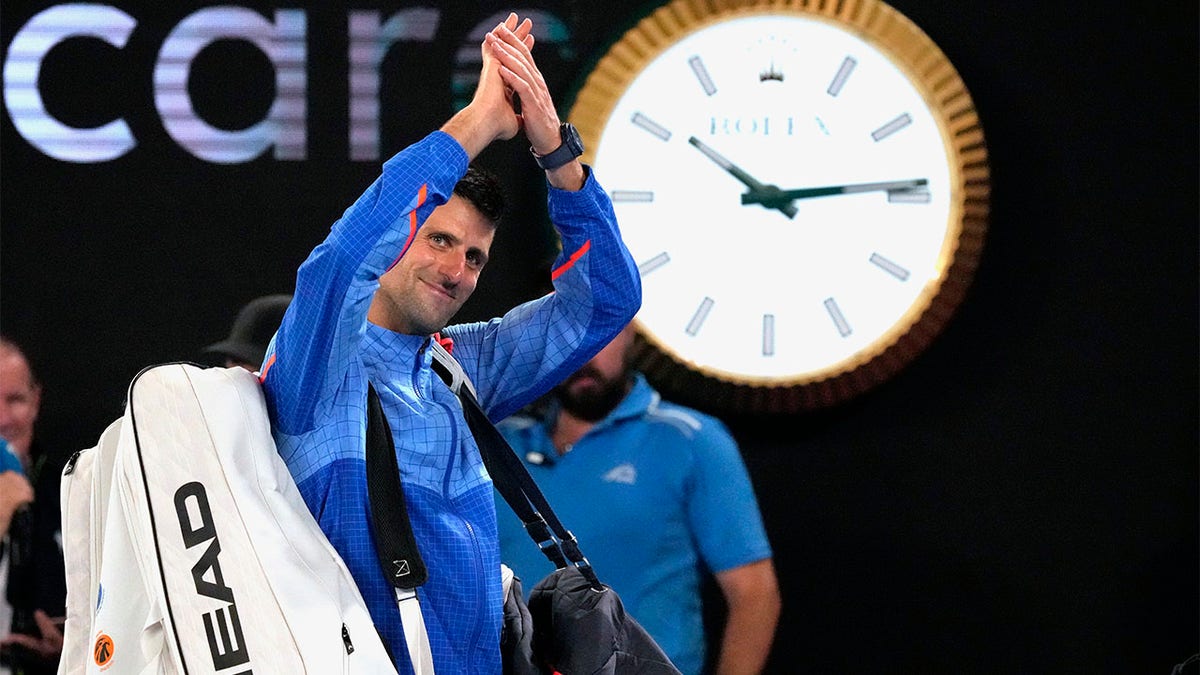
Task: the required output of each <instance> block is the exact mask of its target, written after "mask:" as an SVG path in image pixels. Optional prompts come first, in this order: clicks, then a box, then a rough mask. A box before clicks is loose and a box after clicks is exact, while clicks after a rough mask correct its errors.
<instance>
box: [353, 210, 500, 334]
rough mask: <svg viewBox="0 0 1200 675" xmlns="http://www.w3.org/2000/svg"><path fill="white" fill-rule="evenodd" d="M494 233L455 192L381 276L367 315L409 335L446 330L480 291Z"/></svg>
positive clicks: (479, 215) (484, 218) (486, 222)
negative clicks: (396, 261) (478, 288)
mask: <svg viewBox="0 0 1200 675" xmlns="http://www.w3.org/2000/svg"><path fill="white" fill-rule="evenodd" d="M495 234H496V227H495V225H494V224H493V223H492V222H491V221H490V220H488V219H487V217H485V216H484V215H483V214H482V213H480V212H479V211H478V210H477V209H476V208H475V207H474V206H473V205H472V204H471V203H470V202H468V201H467V200H465V199H463V198H461V197H458V196H453V197H451V198H450V200H449V201H447V202H446V203H445V204H443V205H441V206H439V207H438V208H437V209H435V210H434V211H433V213H432V214H430V216H429V218H428V219H427V220H426V221H425V224H424V225H422V226H421V229H420V230H419V231H418V232H417V235H416V237H415V238H414V240H413V242H412V245H411V246H410V247H409V249H408V252H406V253H405V254H404V257H402V258H401V259H400V262H398V263H396V265H395V266H394V267H392V269H390V270H388V271H387V272H385V273H384V275H383V276H382V277H380V278H379V290H378V291H377V292H376V294H375V298H374V301H373V302H372V304H371V310H370V313H369V314H368V318H369V319H370V320H371V322H372V323H375V324H378V325H380V326H383V327H384V328H387V329H390V330H393V331H396V332H397V333H406V334H409V335H429V334H430V333H435V332H437V331H439V330H441V329H442V328H444V327H445V326H446V323H447V322H448V321H450V318H451V317H453V316H454V314H455V313H456V312H458V310H459V308H461V307H462V306H463V303H465V302H466V301H467V298H469V297H471V293H473V292H474V291H475V285H476V284H477V283H478V282H479V273H480V272H482V271H483V266H484V264H485V263H487V256H488V251H489V250H491V248H492V238H493V237H494V236H495Z"/></svg>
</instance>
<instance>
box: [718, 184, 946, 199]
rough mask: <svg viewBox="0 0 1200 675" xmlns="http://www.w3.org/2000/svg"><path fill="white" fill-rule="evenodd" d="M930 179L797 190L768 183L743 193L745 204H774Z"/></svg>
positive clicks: (906, 186) (904, 187)
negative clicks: (782, 188)
mask: <svg viewBox="0 0 1200 675" xmlns="http://www.w3.org/2000/svg"><path fill="white" fill-rule="evenodd" d="M928 183H929V181H927V180H925V179H924V178H914V179H912V180H893V181H884V182H881V183H858V184H855V185H829V186H825V187H815V188H800V189H797V190H780V189H779V188H775V189H771V188H773V187H774V186H771V185H767V186H765V187H764V189H761V190H760V189H755V188H753V187H752V188H750V190H749V191H747V192H746V193H745V194H743V195H742V203H743V204H772V203H776V202H778V201H779V200H781V199H788V200H790V199H812V198H813V197H829V196H832V195H852V194H858V193H860V192H877V191H887V192H891V191H893V190H912V189H914V188H919V187H923V186H925V185H927V184H928Z"/></svg>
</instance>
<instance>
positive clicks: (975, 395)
mask: <svg viewBox="0 0 1200 675" xmlns="http://www.w3.org/2000/svg"><path fill="white" fill-rule="evenodd" d="M330 4H331V3H317V2H311V3H307V4H296V5H281V6H286V7H302V8H304V9H306V11H307V12H308V31H309V33H308V35H309V39H308V49H309V56H308V60H309V63H308V76H309V80H308V105H309V119H308V133H309V144H308V146H309V154H308V158H307V159H306V160H304V161H293V162H284V161H276V160H274V159H271V158H270V157H269V156H267V157H263V158H260V159H258V160H255V161H252V162H249V163H245V164H237V165H218V164H211V163H206V162H203V161H200V160H198V159H196V158H194V157H192V156H190V155H188V154H187V153H186V152H184V151H183V150H182V149H181V148H180V147H179V146H178V145H176V144H175V143H174V142H173V141H172V140H171V139H170V138H169V137H168V136H167V135H166V133H165V131H164V130H163V127H162V123H161V122H160V121H159V119H158V117H157V113H156V111H155V108H154V105H153V102H152V101H153V93H152V68H153V62H154V59H155V58H156V54H157V50H158V48H159V46H160V45H161V42H162V40H163V38H164V37H165V36H166V35H167V33H168V32H169V31H170V29H171V27H173V26H174V25H175V24H176V23H178V21H179V20H180V19H182V18H183V17H184V16H186V15H187V14H189V13H190V12H191V11H193V10H194V7H187V8H178V7H176V6H175V5H176V3H152V2H138V3H132V2H122V3H118V5H117V6H119V7H120V8H121V9H123V10H124V11H126V12H128V13H130V14H131V15H133V16H134V17H135V18H137V19H138V22H139V23H138V27H137V29H136V30H135V32H134V33H133V35H132V37H131V39H130V41H129V44H128V45H127V46H126V48H125V49H124V50H120V51H118V50H114V49H112V48H110V47H104V46H102V45H100V43H98V42H96V41H88V40H78V41H74V42H73V43H68V44H64V45H61V46H60V47H59V48H57V49H56V50H55V51H53V52H52V53H51V55H50V57H49V58H48V59H47V62H46V68H45V70H44V71H43V82H42V92H43V95H44V96H45V97H46V101H47V106H48V107H49V108H50V110H51V112H53V113H55V114H56V115H57V116H59V117H60V119H63V120H64V121H68V122H71V123H73V124H75V125H77V126H95V125H97V124H100V123H102V122H105V121H108V120H110V119H113V118H114V117H117V116H124V117H125V118H126V119H127V121H128V122H129V124H130V127H131V128H132V129H133V132H134V135H135V136H136V137H137V138H138V143H139V144H138V146H137V148H135V149H134V150H133V151H132V152H130V153H129V154H127V155H125V156H124V157H122V158H120V159H118V160H115V161H111V162H106V163H101V164H68V163H64V162H60V161H57V160H53V159H51V158H49V157H46V156H44V155H42V154H41V153H40V152H38V151H37V150H36V149H34V148H33V147H32V146H30V145H29V144H28V143H26V142H25V141H24V140H23V139H22V138H21V137H20V136H19V135H18V134H17V133H16V132H15V130H14V127H13V124H12V122H11V120H10V118H9V117H8V115H7V114H6V115H5V116H4V119H3V129H2V134H3V135H2V136H0V142H2V144H3V146H2V152H0V188H2V193H0V194H2V199H0V223H2V232H0V324H2V326H0V327H2V330H3V331H4V333H5V334H7V335H9V336H11V337H13V338H15V339H16V340H17V341H18V342H20V343H21V344H23V345H24V347H25V348H26V349H27V351H28V352H29V354H30V356H31V358H32V359H33V361H34V363H35V367H36V368H37V369H38V371H39V372H40V374H41V376H42V378H43V380H44V383H45V394H44V405H43V409H42V419H41V421H40V426H39V434H40V436H41V438H42V439H43V440H44V441H45V442H47V443H48V444H50V445H51V446H52V447H54V448H56V449H57V450H59V451H60V452H62V453H69V452H70V451H73V450H75V449H79V448H82V447H87V446H90V445H92V444H94V442H95V439H96V438H97V436H98V435H99V433H100V431H101V430H102V429H103V427H104V426H105V424H106V423H107V422H108V421H110V420H111V419H113V418H115V417H117V416H119V415H120V414H121V406H122V399H123V396H124V387H125V385H126V384H127V383H128V381H129V380H130V379H131V378H132V376H133V375H134V374H135V373H136V372H137V371H138V370H139V369H140V368H141V367H142V366H145V365H148V364H151V363H155V362H161V361H168V360H176V359H181V358H183V359H194V358H197V357H198V356H199V354H198V351H199V348H200V347H202V346H203V345H205V344H208V343H211V342H215V341H216V340H218V339H221V338H222V337H224V334H225V332H226V330H227V328H228V325H229V323H230V322H231V321H232V319H233V316H234V314H235V312H236V309H237V308H238V307H239V306H240V305H241V304H242V303H244V302H245V301H247V300H249V299H250V298H252V297H255V296H257V295H261V294H265V293H274V292H281V291H284V292H286V291H288V290H290V288H291V286H292V283H293V280H294V272H295V269H296V267H297V266H298V265H299V263H300V262H301V261H302V260H303V258H304V257H305V255H306V254H307V252H308V251H309V250H310V249H311V247H312V246H314V245H315V244H316V243H317V242H318V241H319V240H320V239H321V238H322V237H323V236H324V233H325V232H326V231H327V229H328V227H329V224H330V223H332V222H333V220H335V219H336V218H337V216H338V215H339V214H340V213H341V211H342V210H343V209H344V208H345V207H346V206H347V205H348V204H349V203H350V202H351V201H352V200H353V199H354V198H355V197H356V196H357V195H358V194H359V192H360V191H361V190H362V189H363V188H364V187H365V186H366V185H367V184H368V183H369V182H370V181H371V180H372V179H373V178H374V176H375V175H376V173H377V170H378V162H351V161H349V159H348V157H349V152H348V149H347V142H346V140H345V139H346V127H347V121H346V100H347V85H346V81H345V80H346V76H345V73H346V63H347V62H346V38H345V33H346V31H345V24H346V16H347V11H348V10H349V9H368V8H380V9H382V10H383V12H384V15H385V16H386V15H388V14H390V13H391V12H393V11H395V10H397V9H399V8H402V7H407V6H412V5H414V4H419V3H394V4H389V5H379V4H378V3H372V2H361V3H355V4H352V5H348V6H346V5H339V6H333V7H331V6H329V5H330ZM426 4H427V5H428V6H431V7H438V8H439V9H441V10H442V18H441V24H440V26H439V30H438V33H437V36H436V38H435V41H434V42H433V43H431V44H427V45H422V46H421V47H420V48H411V47H404V46H401V47H398V48H396V49H394V50H393V51H392V52H391V53H390V55H389V57H388V59H387V61H386V63H385V71H386V72H387V75H386V77H385V79H384V84H383V89H382V92H381V109H382V111H383V112H382V115H383V118H384V120H385V121H384V124H383V151H384V153H385V154H390V153H391V152H394V151H396V150H398V149H399V148H401V147H403V145H405V144H407V143H408V142H410V141H412V140H415V139H416V138H419V137H420V136H423V135H424V134H425V133H426V132H427V131H429V130H431V129H432V128H434V127H436V126H438V125H439V124H440V123H441V122H442V121H444V120H445V118H447V117H448V116H449V115H450V114H451V113H452V112H453V110H454V100H453V99H454V91H453V88H452V85H451V78H452V74H453V72H452V71H453V70H454V68H453V66H452V63H453V59H454V54H455V51H456V50H457V48H458V47H459V46H460V44H462V43H463V42H464V40H465V39H466V38H467V36H468V35H469V33H470V31H471V29H472V28H473V27H474V26H475V25H476V24H478V23H479V22H481V21H483V20H484V19H486V18H488V17H489V16H490V15H491V14H492V13H494V12H496V11H501V10H506V9H509V8H510V5H502V4H499V3H495V2H484V3H439V4H436V5H435V4H434V3H432V2H430V3H426ZM520 4H521V6H523V7H542V8H544V9H545V10H547V11H549V12H551V13H553V14H554V15H555V16H557V17H559V18H560V19H561V20H562V21H563V23H564V25H565V26H566V27H567V29H568V31H569V39H568V40H567V41H566V42H565V43H563V44H557V45H556V44H553V43H550V42H547V43H544V44H543V46H542V47H541V50H540V52H539V58H540V59H541V65H542V69H543V71H544V73H545V75H546V77H547V80H548V81H549V83H550V85H551V87H552V89H553V91H554V93H555V94H556V96H557V98H558V100H559V102H560V104H561V106H560V107H561V108H562V110H563V113H564V116H565V112H566V110H567V109H568V108H569V103H570V98H571V96H572V94H573V92H574V91H575V90H576V89H577V87H578V86H579V85H580V84H581V83H582V82H581V78H582V75H583V73H585V72H586V69H587V67H588V66H589V65H590V64H591V63H592V62H594V61H595V60H596V59H598V58H599V57H600V56H601V55H602V54H603V51H604V50H605V48H606V47H607V45H608V44H609V43H611V42H613V41H615V40H616V39H617V38H619V37H620V35H621V33H622V32H623V31H624V30H625V29H626V28H627V27H628V26H630V25H632V23H634V22H635V21H636V19H638V18H640V16H642V15H643V13H644V12H645V11H647V10H649V9H652V8H653V7H654V6H655V5H656V4H657V3H652V4H644V3H643V2H641V1H640V0H625V1H620V2H604V3H601V2H573V1H572V2H555V3H537V2H523V3H520ZM891 4H892V5H893V6H895V7H896V8H897V9H899V10H900V11H902V12H903V13H904V14H906V15H907V16H908V17H909V18H911V19H913V20H914V21H915V22H916V23H917V24H918V25H920V26H922V27H923V28H924V29H925V31H926V32H927V33H929V35H930V36H931V37H932V38H933V39H934V41H935V42H937V43H938V44H939V46H940V47H941V48H942V49H943V51H945V52H946V54H947V55H948V56H949V57H950V59H951V60H952V61H953V62H954V63H955V65H956V67H957V68H958V70H959V72H960V74H961V75H962V77H963V79H964V80H965V82H966V84H967V86H968V88H969V89H970V90H971V93H972V95H973V97H974V100H975V103H976V105H977V108H978V111H979V115H980V118H981V120H982V122H983V125H984V130H985V133H986V137H987V142H988V146H989V155H990V160H991V167H992V184H993V192H992V217H991V223H990V229H989V232H988V238H987V244H986V247H985V250H984V254H983V259H982V264H981V266H980V268H979V271H978V274H977V276H976V280H975V283H974V285H973V287H972V289H971V291H970V293H969V294H968V296H967V299H966V301H965V302H964V303H963V305H962V306H961V308H960V309H959V311H958V313H957V315H956V316H955V318H954V319H953V320H952V321H951V322H950V324H949V326H948V327H947V329H946V330H945V332H944V333H943V334H942V335H941V336H940V337H939V338H938V339H937V340H936V341H935V342H934V344H933V345H932V347H931V348H930V349H929V350H928V351H927V352H925V353H924V354H923V355H922V356H920V357H919V358H918V359H917V360H916V361H915V362H913V363H912V364H911V365H910V366H909V367H908V368H907V369H906V370H905V371H903V372H902V373H901V374H900V375H899V376H897V377H896V378H894V379H893V380H892V381H890V382H889V383H887V384H885V385H883V386H882V387H880V388H878V389H876V390H874V391H872V392H869V393H867V394H866V395H864V396H861V397H859V398H858V399H856V400H853V401H851V402H849V403H846V404H843V405H841V406H838V407H837V408H834V409H831V410H826V411H821V412H813V413H806V414H799V415H792V416H774V417H753V416H725V419H726V420H727V421H728V423H729V425H730V427H731V428H732V430H733V431H734V433H735V435H736V436H737V438H738V440H739V441H740V442H741V443H742V447H743V452H744V454H745V458H746V462H747V464H748V466H749V469H750V472H751V475H752V478H753V480H754V483H755V486H756V489H757V491H758V494H759V500H760V503H761V506H762V509H763V512H764V516H765V519H766V523H767V528H768V531H769V534H770V536H771V539H772V542H773V544H774V547H775V551H776V564H777V567H778V571H779V574H780V580H781V583H782V586H783V592H784V611H783V616H782V619H781V622H780V626H779V632H778V635H777V639H776V646H775V649H774V652H773V654H772V657H771V661H770V670H771V672H780V673H785V672H801V671H804V672H815V673H863V672H924V673H957V672H967V673H1151V674H1154V673H1161V674H1162V675H1167V674H1168V673H1170V672H1171V669H1172V667H1173V666H1174V664H1176V663H1179V662H1181V661H1183V660H1184V659H1185V658H1187V657H1188V656H1189V655H1190V654H1192V653H1195V652H1197V651H1200V637H1198V634H1200V621H1198V615H1200V609H1198V595H1200V591H1198V583H1197V580H1198V576H1200V555H1198V550H1197V549H1198V540H1200V531H1198V528H1197V520H1198V516H1197V514H1198V509H1200V501H1198V494H1197V485H1198V455H1200V452H1198V446H1200V443H1198V440H1200V430H1198V419H1200V406H1198V403H1200V401H1198V394H1197V392H1198V390H1200V386H1198V383H1200V373H1198V366H1197V363H1198V358H1197V356H1198V349H1197V347H1198V340H1197V337H1198V312H1197V308H1198V302H1197V300H1198V277H1200V275H1198V265H1197V252H1198V249H1200V241H1198V239H1200V237H1198V229H1200V228H1198V227H1197V225H1198V219H1197V215H1198V208H1197V207H1198V203H1197V182H1198V178H1200V176H1198V173H1197V156H1198V155H1200V152H1198V151H1200V146H1198V137H1197V127H1198V124H1197V122H1198V117H1197V95H1198V92H1197V82H1198V79H1200V78H1198V72H1197V62H1198V44H1197V25H1198V17H1197V7H1196V3H1194V2H1161V3H1149V4H1143V3H1121V4H1116V3H1073V2H1068V3H1056V2H1043V1H1033V0H1014V1H1011V2H996V1H990V2H962V1H961V0H894V2H892V3H891ZM48 6H50V3H49V2H36V3H31V2H15V1H13V0H9V1H7V2H5V3H4V4H3V10H2V11H3V17H2V18H0V32H2V33H3V44H4V46H5V49H6V51H5V54H6V55H7V46H8V45H9V43H10V42H11V41H12V38H13V35H14V34H15V31H16V30H18V29H19V28H20V27H21V26H22V25H23V24H24V23H25V21H26V20H27V19H28V18H29V17H30V16H32V15H33V14H34V13H36V12H37V11H39V10H41V9H44V8H46V7H48ZM245 6H251V7H255V8H258V9H262V10H267V11H268V14H270V11H271V10H273V9H274V7H275V6H274V5H266V4H262V3H258V4H245ZM466 42H467V43H468V44H470V43H471V42H472V41H471V40H466ZM201 57H202V60H198V63H197V65H196V66H195V69H196V72H194V73H193V82H192V89H193V96H194V100H195V101H196V105H197V108H198V109H199V110H200V112H201V114H202V116H204V117H205V119H207V120H209V121H210V123H212V124H215V125H218V126H220V125H225V126H226V127H227V128H242V127H245V126H248V125H249V124H253V123H254V122H256V121H257V120H258V119H259V118H261V117H262V115H263V114H264V113H265V111H266V109H267V108H268V107H269V105H270V100H271V90H270V83H271V72H272V71H271V66H270V64H269V63H268V62H267V61H266V60H265V58H263V57H262V56H261V55H259V54H258V53H257V52H256V51H254V50H253V49H251V48H248V47H246V46H245V45H240V46H239V45H238V44H237V43H228V44H223V45H218V46H214V47H213V48H210V49H209V50H206V52H204V53H202V55H201ZM264 83H267V84H266V88H264ZM525 153H526V149H525V146H524V145H523V144H522V142H520V141H514V142H512V143H509V144H507V145H504V146H501V147H496V148H493V149H490V150H488V151H487V152H486V153H485V155H484V156H483V157H482V158H481V163H483V164H484V165H485V166H489V167H491V168H493V169H496V170H498V171H500V172H501V173H502V174H503V179H504V182H505V183H506V185H507V187H508V188H509V190H510V193H511V194H512V195H513V201H514V202H515V207H516V209H517V211H518V212H520V213H524V214H527V215H528V218H527V219H526V220H527V222H525V223H524V224H521V222H520V221H521V219H520V218H515V219H512V220H510V222H509V225H508V226H507V227H508V229H507V230H504V231H502V233H501V235H500V236H499V237H498V240H497V244H496V248H495V249H494V251H493V257H494V260H495V261H496V262H495V263H494V264H492V265H489V268H488V270H487V272H485V280H484V281H483V282H482V284H481V289H484V290H481V291H480V293H478V294H477V296H476V298H474V299H473V300H472V302H471V303H470V304H469V305H468V307H467V308H466V309H465V310H464V314H465V316H464V317H463V318H478V317H482V316H488V315H492V314H494V313H497V312H500V311H502V310H503V309H505V308H507V307H508V306H509V305H511V304H512V303H514V302H516V301H518V300H520V299H522V298H524V297H526V296H527V295H528V294H530V293H531V292H532V291H533V289H534V288H536V287H537V285H538V282H539V273H540V269H541V268H542V266H544V265H545V264H546V262H547V258H548V257H549V256H551V255H552V252H553V248H552V247H553V243H552V242H551V240H550V238H549V236H548V234H547V233H548V232H549V230H548V226H547V225H546V223H545V209H544V205H543V199H544V193H545V189H544V186H543V185H542V181H541V178H540V174H539V172H538V171H537V170H536V167H533V166H532V162H530V161H529V160H528V157H527V155H526V154H525ZM531 233H532V235H531ZM718 412H719V411H718ZM718 614H719V610H714V614H713V616H714V617H715V616H717V615H718Z"/></svg>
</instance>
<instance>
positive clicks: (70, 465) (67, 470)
mask: <svg viewBox="0 0 1200 675" xmlns="http://www.w3.org/2000/svg"><path fill="white" fill-rule="evenodd" d="M82 454H83V450H76V451H75V454H73V455H71V459H68V460H67V465H66V466H65V467H63V472H62V475H64V476H70V475H71V474H72V473H74V472H75V462H76V461H78V460H79V456H80V455H82Z"/></svg>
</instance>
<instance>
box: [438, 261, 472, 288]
mask: <svg viewBox="0 0 1200 675" xmlns="http://www.w3.org/2000/svg"><path fill="white" fill-rule="evenodd" d="M466 269H467V261H466V259H465V258H463V257H462V256H458V255H453V254H451V255H447V256H444V257H443V258H442V260H441V262H440V266H439V271H440V272H441V273H442V276H443V277H445V278H446V279H447V280H448V281H450V283H453V284H457V283H458V282H460V281H462V277H463V273H464V272H465V271H466Z"/></svg>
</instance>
